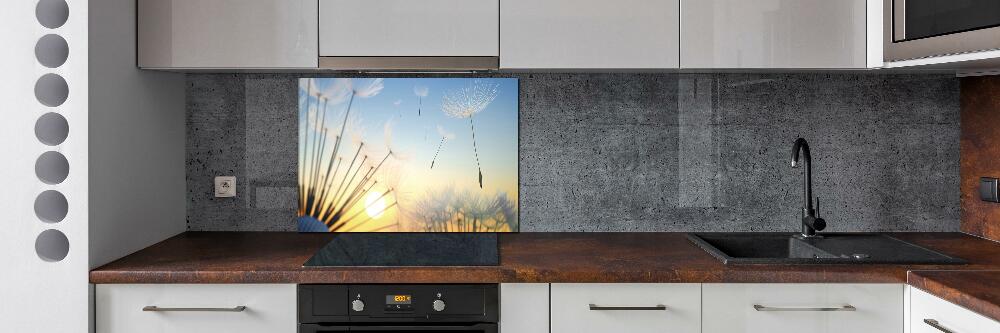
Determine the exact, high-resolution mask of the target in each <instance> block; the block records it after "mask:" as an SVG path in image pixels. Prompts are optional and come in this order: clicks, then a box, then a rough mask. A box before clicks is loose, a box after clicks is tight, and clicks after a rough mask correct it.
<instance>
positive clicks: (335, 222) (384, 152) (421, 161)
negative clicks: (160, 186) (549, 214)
mask: <svg viewBox="0 0 1000 333" xmlns="http://www.w3.org/2000/svg"><path fill="white" fill-rule="evenodd" d="M298 150H299V155H298V156H299V158H298V183H299V193H298V195H299V203H298V221H297V224H298V230H299V231H300V232H513V231H517V230H518V211H519V204H518V199H519V198H518V81H517V79H516V78H384V79H383V78H303V79H300V80H299V148H298Z"/></svg>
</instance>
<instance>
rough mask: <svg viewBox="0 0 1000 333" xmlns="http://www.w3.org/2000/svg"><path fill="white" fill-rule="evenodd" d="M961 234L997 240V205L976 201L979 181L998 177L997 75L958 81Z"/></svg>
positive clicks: (999, 214)
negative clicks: (960, 119)
mask: <svg viewBox="0 0 1000 333" xmlns="http://www.w3.org/2000/svg"><path fill="white" fill-rule="evenodd" d="M961 86H962V93H961V104H962V106H961V108H962V114H961V116H962V134H961V145H960V147H961V167H960V169H961V170H960V173H961V179H962V180H961V187H962V190H961V192H962V199H961V202H962V204H961V206H962V231H964V232H967V233H970V234H973V235H978V236H982V237H986V238H989V239H993V240H1000V203H994V202H985V201H982V200H980V199H979V178H980V177H994V178H1000V76H981V77H965V78H962V81H961Z"/></svg>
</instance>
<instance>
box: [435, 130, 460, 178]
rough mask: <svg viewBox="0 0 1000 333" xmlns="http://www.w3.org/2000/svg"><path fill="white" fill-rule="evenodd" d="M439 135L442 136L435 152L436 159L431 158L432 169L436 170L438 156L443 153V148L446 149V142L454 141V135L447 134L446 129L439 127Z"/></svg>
mask: <svg viewBox="0 0 1000 333" xmlns="http://www.w3.org/2000/svg"><path fill="white" fill-rule="evenodd" d="M437 131H438V135H440V136H441V142H439V143H438V147H437V150H435V151H434V157H433V158H431V169H434V161H436V160H437V157H438V154H440V153H441V148H442V147H444V141H445V140H448V139H454V138H455V134H454V133H448V132H445V130H444V127H441V126H440V125H438V127H437Z"/></svg>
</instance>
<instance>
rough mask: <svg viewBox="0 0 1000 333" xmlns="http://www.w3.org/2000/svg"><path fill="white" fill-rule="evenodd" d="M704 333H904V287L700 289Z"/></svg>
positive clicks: (732, 286) (738, 286) (734, 285)
mask: <svg viewBox="0 0 1000 333" xmlns="http://www.w3.org/2000/svg"><path fill="white" fill-rule="evenodd" d="M702 291H703V299H702V302H703V311H704V313H703V317H704V320H703V332H705V333H723V332H725V333H735V332H745V333H751V332H753V333H758V332H759V333H764V332H767V333H782V332H797V333H802V332H812V333H835V332H885V333H901V332H903V311H904V306H903V295H904V291H905V286H904V285H902V284H741V283H724V284H704V285H703V287H702Z"/></svg>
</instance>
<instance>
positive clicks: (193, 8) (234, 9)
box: [138, 0, 374, 69]
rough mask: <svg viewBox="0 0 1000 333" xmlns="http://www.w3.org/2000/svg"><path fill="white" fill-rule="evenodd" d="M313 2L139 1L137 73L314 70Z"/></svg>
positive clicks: (314, 24)
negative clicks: (154, 70)
mask: <svg viewBox="0 0 1000 333" xmlns="http://www.w3.org/2000/svg"><path fill="white" fill-rule="evenodd" d="M316 1H317V0H139V1H138V15H139V19H138V24H139V27H138V33H139V39H138V40H139V47H138V52H139V67H141V68H180V69H184V68H189V69H203V68H206V69H212V68H279V69H280V68H316V66H317V57H316V55H317V42H316V38H317V33H318V28H317V24H318V13H317V3H316ZM371 25H374V23H371Z"/></svg>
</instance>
